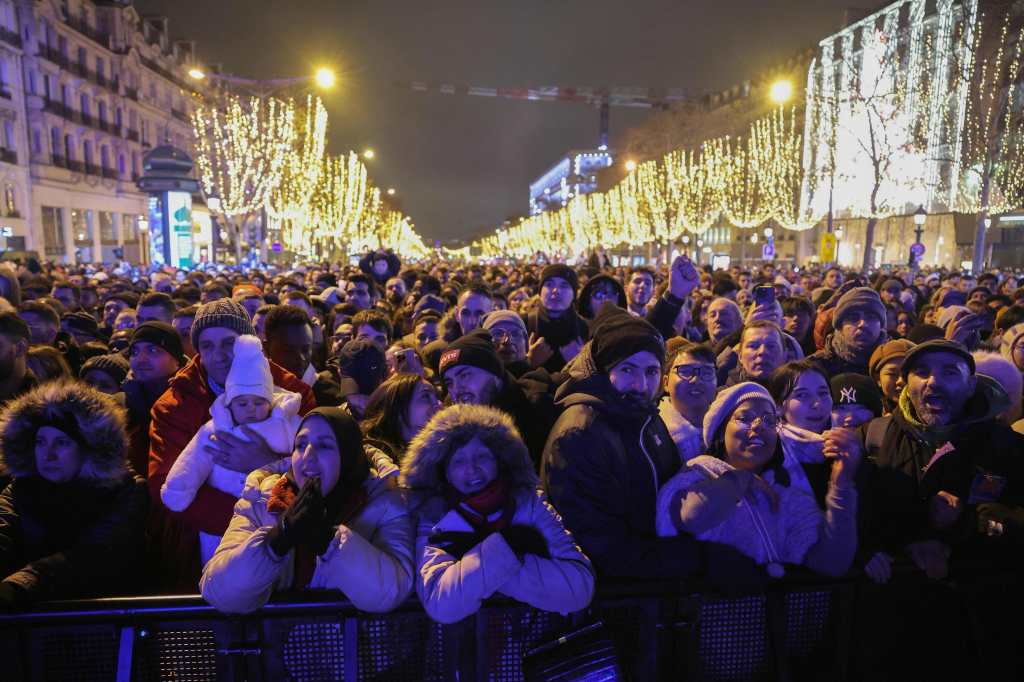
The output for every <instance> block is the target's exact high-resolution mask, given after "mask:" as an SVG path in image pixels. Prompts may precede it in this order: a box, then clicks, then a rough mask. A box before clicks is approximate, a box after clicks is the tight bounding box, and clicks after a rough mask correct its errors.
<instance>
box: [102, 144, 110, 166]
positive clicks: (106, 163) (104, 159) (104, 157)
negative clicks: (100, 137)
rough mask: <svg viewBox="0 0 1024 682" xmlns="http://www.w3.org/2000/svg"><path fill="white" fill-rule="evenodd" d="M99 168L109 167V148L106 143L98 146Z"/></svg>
mask: <svg viewBox="0 0 1024 682" xmlns="http://www.w3.org/2000/svg"><path fill="white" fill-rule="evenodd" d="M100 168H102V169H103V170H107V169H108V168H110V148H109V147H107V145H103V146H102V147H100Z"/></svg>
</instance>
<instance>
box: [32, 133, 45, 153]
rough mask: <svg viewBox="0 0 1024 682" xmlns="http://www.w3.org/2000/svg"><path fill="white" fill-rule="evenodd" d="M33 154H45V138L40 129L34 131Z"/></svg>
mask: <svg viewBox="0 0 1024 682" xmlns="http://www.w3.org/2000/svg"><path fill="white" fill-rule="evenodd" d="M32 153H33V154H42V153H43V136H42V135H41V134H40V133H39V129H38V128H33V129H32Z"/></svg>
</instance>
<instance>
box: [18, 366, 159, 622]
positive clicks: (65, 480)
mask: <svg viewBox="0 0 1024 682" xmlns="http://www.w3.org/2000/svg"><path fill="white" fill-rule="evenodd" d="M124 424H125V422H124V410H123V409H122V408H121V407H120V406H118V405H117V404H116V403H115V402H114V399H113V398H111V397H110V396H107V395H105V394H103V393H100V392H99V391H96V390H95V389H92V388H90V387H88V386H86V385H85V384H83V383H80V382H76V381H69V380H62V381H54V382H50V383H47V384H44V385H42V386H39V387H37V388H35V389H33V390H31V391H29V392H28V393H26V394H24V395H22V396H21V397H20V398H18V399H16V400H14V401H12V402H10V403H8V404H7V406H6V407H5V408H4V409H3V411H2V413H0V462H2V465H3V468H5V469H6V470H7V471H8V472H9V473H10V474H12V475H13V477H14V480H13V482H11V483H10V485H8V486H7V487H6V489H5V490H4V491H3V493H2V494H0V576H3V582H2V583H0V610H8V609H15V608H19V607H25V606H28V605H30V604H32V603H34V602H38V601H43V600H53V599H73V598H80V597H86V596H111V595H113V594H122V593H124V591H125V590H126V589H128V588H130V587H132V586H134V584H135V580H136V579H137V578H138V576H139V575H140V573H141V571H140V564H141V558H142V549H143V529H144V525H145V521H146V509H147V506H148V501H149V500H148V496H147V494H146V484H145V481H144V480H143V479H142V478H141V477H139V476H137V475H135V474H134V472H132V471H131V469H130V468H129V467H128V465H127V460H126V459H125V449H126V441H127V437H126V435H125V425H124Z"/></svg>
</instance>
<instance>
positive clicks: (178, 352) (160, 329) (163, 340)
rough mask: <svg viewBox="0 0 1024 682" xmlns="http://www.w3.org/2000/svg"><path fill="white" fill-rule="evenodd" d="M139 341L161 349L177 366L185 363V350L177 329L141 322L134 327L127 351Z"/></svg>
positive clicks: (165, 325) (161, 324)
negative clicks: (168, 354) (176, 362)
mask: <svg viewBox="0 0 1024 682" xmlns="http://www.w3.org/2000/svg"><path fill="white" fill-rule="evenodd" d="M139 341H145V342H146V343H151V344H153V345H154V346H159V347H160V348H163V349H164V350H165V351H167V352H168V353H170V355H171V356H172V357H173V358H174V359H175V360H177V361H178V364H179V365H183V364H185V362H186V358H185V349H184V348H183V347H182V344H181V335H180V334H178V330H177V329H175V328H174V327H172V326H171V325H169V324H167V323H166V322H159V321H157V320H151V321H149V322H143V323H142V324H140V325H139V326H138V327H136V328H135V331H133V332H132V340H131V343H129V344H128V348H129V350H130V349H131V347H132V346H134V345H135V344H136V343H138V342H139Z"/></svg>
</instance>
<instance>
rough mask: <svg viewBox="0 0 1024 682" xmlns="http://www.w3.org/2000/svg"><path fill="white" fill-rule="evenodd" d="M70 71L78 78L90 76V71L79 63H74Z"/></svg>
mask: <svg viewBox="0 0 1024 682" xmlns="http://www.w3.org/2000/svg"><path fill="white" fill-rule="evenodd" d="M70 71H71V73H73V74H75V75H76V76H81V77H82V78H85V77H86V76H88V75H89V69H87V68H85V64H81V63H79V62H72V63H71V69H70Z"/></svg>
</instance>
